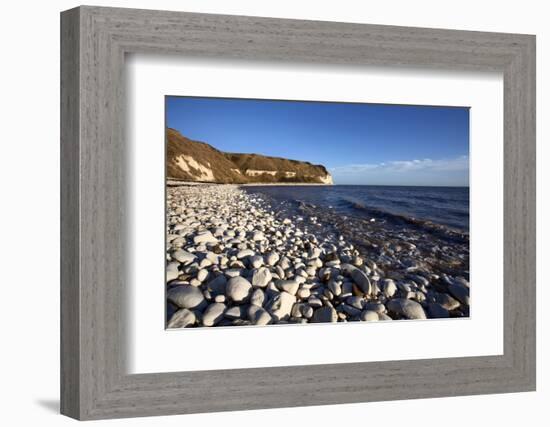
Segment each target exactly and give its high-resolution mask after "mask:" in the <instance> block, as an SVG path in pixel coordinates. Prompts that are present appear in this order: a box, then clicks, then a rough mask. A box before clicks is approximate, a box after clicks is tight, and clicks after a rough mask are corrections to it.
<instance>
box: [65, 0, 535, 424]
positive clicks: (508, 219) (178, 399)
mask: <svg viewBox="0 0 550 427" xmlns="http://www.w3.org/2000/svg"><path fill="white" fill-rule="evenodd" d="M135 52H139V53H144V52H145V53H147V52H150V53H168V54H178V55H185V56H188V57H216V58H243V59H261V60H273V61H293V62H297V63H326V64H348V65H363V64H375V65H391V66H396V67H399V66H416V67H430V68H440V69H441V68H444V69H451V70H491V71H500V72H502V73H503V76H504V171H505V173H504V230H503V232H504V310H503V313H504V337H503V338H504V341H503V342H504V354H503V355H500V356H487V357H465V358H446V359H427V360H410V361H387V362H369V363H346V364H331V365H317V366H291V367H271V368H262V369H235V370H217V371H201V372H179V373H157V374H139V375H129V374H127V373H126V371H125V347H126V346H125V342H126V335H125V325H124V319H125V317H124V305H123V296H124V289H125V277H126V273H125V272H126V270H125V268H126V267H125V263H124V256H123V255H124V253H125V245H126V241H125V237H126V236H125V227H124V216H125V209H126V205H125V186H126V181H125V180H126V175H125V158H126V157H125V150H126V146H125V139H124V117H125V116H124V102H125V94H124V91H125V85H124V58H125V54H126V53H135ZM61 166H62V168H61V412H62V413H63V414H66V415H68V416H71V417H74V418H77V419H100V418H116V417H134V416H149V415H167V414H183V413H196V412H215V411H230V410H243V409H258V408H274V407H292V406H304V405H325V404H336V403H349V402H365V401H379V400H393V399H411V398H427V397H439V396H458V395H468V394H483V393H504V392H519V391H530V390H535V312H534V311H535V37H534V36H532V35H519V34H498V33H486V32H471V31H452V30H441V29H425V28H406V27H392V26H379V25H360V24H348V23H335V22H314V21H301V20H286V19H270V18H257V17H243V16H223V15H209V14H196V13H181V12H166V11H149V10H133V9H116V8H103V7H89V6H82V7H79V8H76V9H71V10H68V11H65V12H62V14H61ZM159 303H160V302H159ZM523 307H529V314H528V315H526V314H525V312H524V311H523V310H522V308H523Z"/></svg>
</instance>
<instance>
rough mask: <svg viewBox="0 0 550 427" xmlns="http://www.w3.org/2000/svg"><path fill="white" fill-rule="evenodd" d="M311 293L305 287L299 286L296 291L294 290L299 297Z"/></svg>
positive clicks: (301, 297) (304, 297)
mask: <svg viewBox="0 0 550 427" xmlns="http://www.w3.org/2000/svg"><path fill="white" fill-rule="evenodd" d="M310 295H311V291H310V290H309V289H307V288H300V289H298V291H296V296H297V297H298V298H300V299H306V298H309V296H310Z"/></svg>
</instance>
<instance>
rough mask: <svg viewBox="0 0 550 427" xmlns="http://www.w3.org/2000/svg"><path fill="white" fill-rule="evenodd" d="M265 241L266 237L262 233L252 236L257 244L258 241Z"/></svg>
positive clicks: (255, 233) (256, 232)
mask: <svg viewBox="0 0 550 427" xmlns="http://www.w3.org/2000/svg"><path fill="white" fill-rule="evenodd" d="M264 239H265V236H264V233H263V232H262V231H255V232H254V233H253V234H252V240H253V241H255V242H258V241H260V240H264Z"/></svg>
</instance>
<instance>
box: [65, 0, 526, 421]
mask: <svg viewBox="0 0 550 427" xmlns="http://www.w3.org/2000/svg"><path fill="white" fill-rule="evenodd" d="M61 42H62V44H61V50H62V52H61V54H62V55H61V56H62V63H61V87H62V95H61V121H62V128H61V165H62V176H61V181H62V182H61V183H62V195H61V199H62V206H61V208H62V209H61V215H62V216H61V229H62V236H61V238H62V239H61V243H62V245H61V246H62V264H61V272H62V274H61V276H62V283H61V411H62V413H63V414H65V415H68V416H71V417H73V418H77V419H102V418H117V417H134V416H151V415H167V414H184V413H196V412H216V411H228V410H243V409H259V408H275V407H290V406H305V405H320V404H323V405H324V404H336V403H350V402H365V401H377V400H395V399H411V398H424V397H441V396H459V395H467V394H482V393H503V392H517V391H530V390H535V316H534V312H535V37H534V36H531V35H520V34H503V33H498V34H497V33H484V32H467V31H454V30H436V29H423V28H405V27H390V26H373V25H359V24H347V23H334V22H315V21H297V20H281V19H271V18H256V17H241V16H222V15H208V14H195V13H182V12H166V11H146V10H133V9H113V8H103V7H87V6H83V7H79V8H76V9H71V10H69V11H66V12H63V13H62V15H61ZM526 307H527V310H528V312H529V315H526V314H525V310H526ZM205 396H208V398H205Z"/></svg>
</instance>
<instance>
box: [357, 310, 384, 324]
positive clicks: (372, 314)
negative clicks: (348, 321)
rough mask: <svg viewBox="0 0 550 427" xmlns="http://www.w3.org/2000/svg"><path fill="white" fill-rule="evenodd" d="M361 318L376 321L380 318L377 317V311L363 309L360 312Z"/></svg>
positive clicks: (366, 320)
mask: <svg viewBox="0 0 550 427" xmlns="http://www.w3.org/2000/svg"><path fill="white" fill-rule="evenodd" d="M361 320H363V321H365V322H378V320H380V318H379V317H378V313H377V312H376V311H371V310H365V311H363V312H361Z"/></svg>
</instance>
